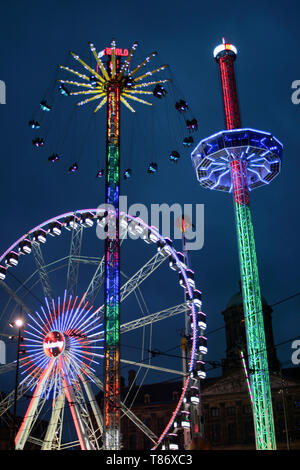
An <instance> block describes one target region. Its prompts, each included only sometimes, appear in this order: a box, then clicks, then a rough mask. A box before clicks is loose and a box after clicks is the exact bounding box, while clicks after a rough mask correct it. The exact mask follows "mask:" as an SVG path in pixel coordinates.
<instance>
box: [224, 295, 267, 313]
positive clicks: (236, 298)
mask: <svg viewBox="0 0 300 470" xmlns="http://www.w3.org/2000/svg"><path fill="white" fill-rule="evenodd" d="M261 302H262V304H263V305H268V302H267V301H266V299H265V298H264V297H261ZM242 303H243V296H242V292H241V291H239V292H237V293H236V294H234V295H233V296H232V297H231V298H230V299H229V301H228V302H227V305H226V309H227V308H231V307H235V306H236V305H242Z"/></svg>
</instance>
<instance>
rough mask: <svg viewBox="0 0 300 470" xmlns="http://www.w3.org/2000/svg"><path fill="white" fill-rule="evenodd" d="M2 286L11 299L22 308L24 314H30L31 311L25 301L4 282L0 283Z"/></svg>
mask: <svg viewBox="0 0 300 470" xmlns="http://www.w3.org/2000/svg"><path fill="white" fill-rule="evenodd" d="M0 286H1V287H3V289H4V290H6V292H7V293H8V295H9V296H10V298H11V299H13V300H14V301H15V302H16V303H17V304H18V305H20V307H21V308H22V310H23V312H26V313H30V312H31V309H30V308H29V307H28V306H27V305H26V304H25V303H24V302H23V300H22V299H21V298H20V297H19V296H18V295H17V294H16V293H15V292H14V291H13V290H12V289H11V288H10V287H9V286H8V285H7V284H6V282H4V281H0Z"/></svg>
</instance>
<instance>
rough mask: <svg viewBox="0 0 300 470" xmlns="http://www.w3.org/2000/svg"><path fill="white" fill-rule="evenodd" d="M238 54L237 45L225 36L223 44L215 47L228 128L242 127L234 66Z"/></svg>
mask: <svg viewBox="0 0 300 470" xmlns="http://www.w3.org/2000/svg"><path fill="white" fill-rule="evenodd" d="M236 56H237V49H236V47H235V46H233V45H232V44H229V43H226V42H225V39H224V38H223V42H222V44H220V45H219V46H217V47H216V48H215V49H214V57H215V59H216V61H217V62H218V63H219V65H220V73H221V81H222V90H223V100H224V108H225V118H226V127H227V129H239V128H240V127H241V120H240V112H239V105H238V98H237V91H236V83H235V75H234V66H233V62H234V61H235V58H236Z"/></svg>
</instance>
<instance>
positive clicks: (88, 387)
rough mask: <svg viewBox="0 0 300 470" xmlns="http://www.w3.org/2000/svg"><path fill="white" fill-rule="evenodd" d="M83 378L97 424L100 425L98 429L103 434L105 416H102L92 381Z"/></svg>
mask: <svg viewBox="0 0 300 470" xmlns="http://www.w3.org/2000/svg"><path fill="white" fill-rule="evenodd" d="M81 380H82V383H83V386H84V389H85V392H86V395H87V397H88V401H89V403H90V405H91V408H92V411H93V413H94V417H95V419H96V423H97V426H98V431H99V433H100V435H102V434H103V417H102V413H101V411H100V408H99V405H98V402H97V400H96V398H95V395H94V392H93V390H92V387H91V385H90V383H89V382H88V381H87V380H85V379H83V378H82V379H81Z"/></svg>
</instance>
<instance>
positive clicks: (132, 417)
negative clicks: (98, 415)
mask: <svg viewBox="0 0 300 470" xmlns="http://www.w3.org/2000/svg"><path fill="white" fill-rule="evenodd" d="M84 369H85V367H84ZM88 372H89V375H90V376H91V378H92V380H93V381H94V383H95V385H96V386H97V387H98V388H99V390H101V391H103V383H102V381H101V380H100V379H99V378H98V377H97V376H96V375H95V374H94V373H93V372H91V371H88ZM120 408H121V410H122V412H123V413H124V415H126V416H127V417H128V418H129V419H130V420H131V421H132V422H133V423H134V424H135V425H136V426H137V427H138V428H139V429H140V430H141V431H142V432H143V433H144V434H146V435H147V436H148V437H149V439H151V440H152V442H153V443H154V444H155V445H157V442H158V437H157V436H156V435H155V434H154V432H153V431H151V429H149V428H148V427H147V426H146V425H145V424H144V423H143V422H142V421H141V420H140V419H139V418H138V417H137V416H136V415H135V414H134V413H133V412H132V411H131V410H130V409H129V408H128V407H127V406H126V405H125V403H123V402H122V401H121V402H120Z"/></svg>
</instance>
